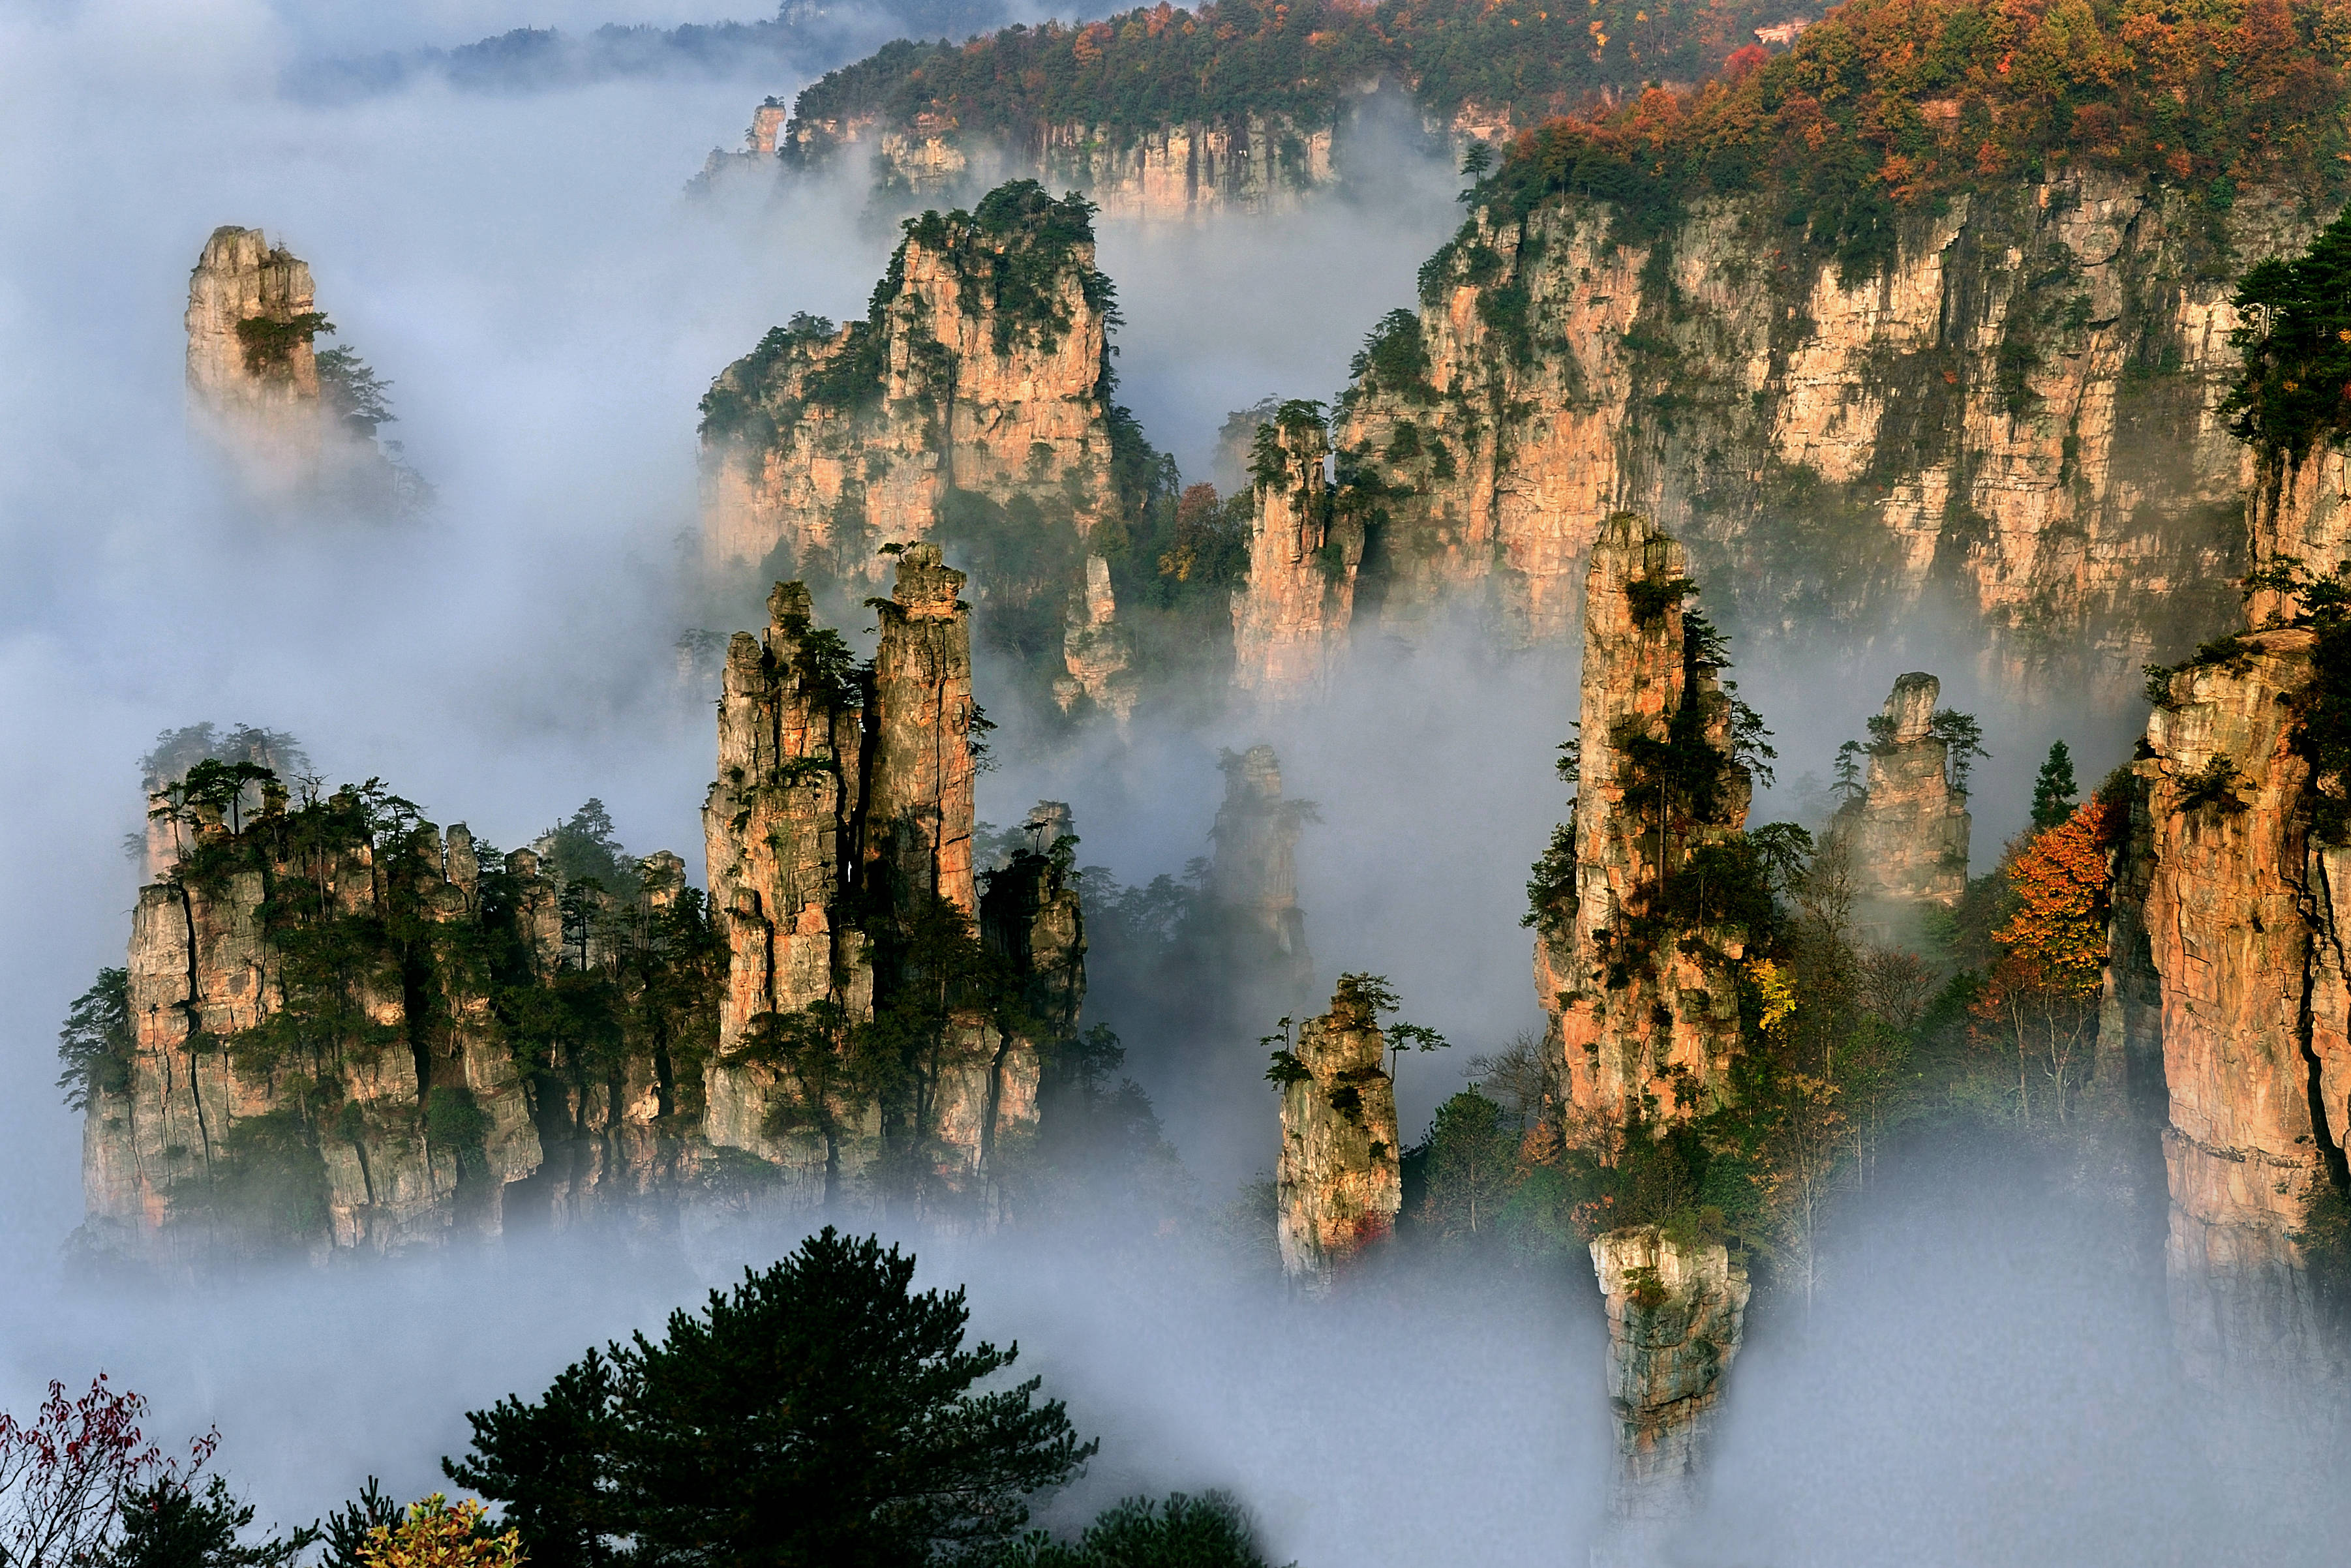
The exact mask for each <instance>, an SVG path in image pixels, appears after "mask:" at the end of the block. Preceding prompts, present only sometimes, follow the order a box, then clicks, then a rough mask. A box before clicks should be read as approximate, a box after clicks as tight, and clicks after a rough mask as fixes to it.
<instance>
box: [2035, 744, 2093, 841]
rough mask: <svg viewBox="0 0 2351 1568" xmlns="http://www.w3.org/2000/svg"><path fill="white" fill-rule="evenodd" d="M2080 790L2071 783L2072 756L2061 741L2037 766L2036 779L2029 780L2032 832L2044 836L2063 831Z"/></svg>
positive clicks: (2072, 774) (2072, 777)
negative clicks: (2058, 830) (2038, 766)
mask: <svg viewBox="0 0 2351 1568" xmlns="http://www.w3.org/2000/svg"><path fill="white" fill-rule="evenodd" d="M2080 792H2081V786H2079V785H2078V784H2076V783H2074V754H2073V753H2072V752H2071V751H2069V750H2067V749H2066V747H2065V743H2064V741H2062V740H2060V741H2055V742H2053V743H2052V744H2051V746H2050V747H2049V760H2047V761H2046V762H2043V764H2042V765H2041V772H2040V775H2039V776H2038V777H2037V778H2035V779H2033V780H2032V831H2034V832H2036V833H2045V832H2047V831H2049V830H2050V829H2052V828H2057V827H2063V826H2064V823H2065V820H2066V819H2067V818H2069V817H2071V816H2072V815H2073V814H2074V797H2075V796H2076V795H2078V794H2079V793H2080Z"/></svg>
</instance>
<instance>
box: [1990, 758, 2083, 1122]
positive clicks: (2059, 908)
mask: <svg viewBox="0 0 2351 1568" xmlns="http://www.w3.org/2000/svg"><path fill="white" fill-rule="evenodd" d="M2116 815H2117V811H2116V808H2115V807H2114V806H2112V805H2109V804H2106V803H2104V802H2101V801H2097V800H2092V801H2089V802H2087V803H2086V804H2085V805H2083V806H2082V807H2081V808H2080V809H2079V810H2075V811H2074V814H2073V815H2072V816H2071V817H2068V818H2067V819H2066V820H2065V821H2063V822H2061V823H2059V824H2058V825H2057V826H2056V827H2053V828H2051V829H2048V830H2047V831H2043V832H2040V833H2035V834H2034V835H2033V836H2032V838H2031V839H2029V840H2027V841H2025V843H2024V845H2023V846H2022V848H2021V849H2019V850H2018V851H2017V852H2015V854H2013V855H2012V856H2011V858H2010V860H2009V863H2008V883H2009V887H2010V889H2011V891H2012V892H2013V893H2014V894H2015V895H2016V901H2017V908H2016V913H2015V914H2014V915H2011V916H2010V918H2009V921H2008V923H2007V924H2006V925H2002V926H2001V927H2000V928H1999V929H1998V930H1996V931H1994V932H1993V933H1992V934H1991V939H1992V941H1993V943H1994V944H1995V945H1996V946H1998V947H1999V948H2000V950H2001V956H2000V959H1999V961H1998V962H1997V963H1995V964H1994V965H1993V966H1992V970H1991V975H1990V976H1989V977H1987V979H1986V981H1985V984H1984V988H1983V990H1982V991H1981V992H1980V994H1979V995H1978V997H1977V998H1976V1002H1975V1014H1976V1017H1977V1018H1978V1019H1981V1020H1983V1021H1984V1022H1985V1023H1987V1024H1991V1025H1992V1026H1994V1027H1996V1028H1998V1029H2001V1030H2004V1031H2006V1032H2008V1033H2009V1034H2010V1035H2011V1036H2012V1037H2013V1040H2014V1041H2015V1045H2016V1100H2017V1114H2018V1115H2019V1116H2020V1117H2022V1119H2023V1120H2025V1121H2027V1122H2030V1121H2031V1120H2032V1104H2031V1096H2030V1092H2029V1090H2028V1064H2029V1062H2030V1060H2031V1058H2032V1055H2034V1054H2035V1053H2037V1054H2038V1055H2039V1056H2040V1058H2041V1062H2040V1065H2041V1066H2042V1067H2043V1070H2044V1071H2046V1072H2047V1074H2048V1076H2049V1080H2050V1084H2051V1087H2052V1090H2053V1096H2054V1101H2055V1107H2056V1113H2057V1119H2058V1120H2059V1121H2064V1119H2065V1111H2066V1088H2067V1081H2068V1079H2069V1078H2070V1077H2071V1076H2072V1073H2073V1069H2074V1062H2075V1061H2076V1060H2077V1059H2078V1057H2079V1055H2080V1052H2081V1047H2082V1042H2083V1041H2084V1040H2085V1039H2086V1038H2087V1036H2088V1033H2089V1030H2090V1025H2091V1023H2092V1021H2093V1020H2094V1019H2095V1018H2096V1017H2097V1006H2096V998H2097V995H2098V991H2099V988H2100V986H2101V984H2102V982H2103V977H2104V974H2105V962H2106V884H2107V881H2108V865H2107V850H2108V848H2109V846H2110V845H2111V844H2112V842H2113V835H2114V832H2115V831H2116V827H2117V826H2118V823H2117V821H2116Z"/></svg>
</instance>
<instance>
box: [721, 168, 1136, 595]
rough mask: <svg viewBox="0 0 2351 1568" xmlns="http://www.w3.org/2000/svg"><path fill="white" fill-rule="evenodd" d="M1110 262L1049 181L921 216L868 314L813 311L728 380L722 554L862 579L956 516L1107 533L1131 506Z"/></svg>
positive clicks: (736, 366)
mask: <svg viewBox="0 0 2351 1568" xmlns="http://www.w3.org/2000/svg"><path fill="white" fill-rule="evenodd" d="M1093 262H1094V242H1093V233H1092V227H1091V225H1090V224H1089V221H1088V218H1087V215H1086V212H1085V209H1084V206H1083V204H1082V203H1074V204H1073V203H1071V202H1057V201H1054V200H1052V199H1051V198H1049V197H1048V196H1046V194H1045V193H1044V192H1043V191H1041V190H1040V189H1039V188H1038V187H1037V186H1035V185H1033V184H1031V185H1027V186H1019V185H1015V186H1008V187H1006V188H1004V189H1003V190H999V191H997V192H995V193H991V194H990V195H989V196H988V197H987V200H985V201H983V202H982V203H980V204H979V207H978V209H977V213H976V214H974V213H964V212H959V211H958V212H953V213H949V214H946V215H945V216H944V217H943V216H941V215H939V214H936V213H930V214H925V215H924V216H923V217H922V218H919V219H916V220H913V221H910V222H909V223H908V224H907V225H906V231H905V238H904V242H903V243H902V244H901V245H900V246H899V247H898V249H897V251H896V253H895V254H894V255H893V256H892V258H891V261H890V268H889V272H888V274H887V276H886V277H884V278H883V281H882V283H881V285H880V286H879V287H877V288H876V289H875V291H874V296H873V303H872V308H871V310H870V311H869V313H868V315H867V317H866V319H864V320H862V321H854V322H852V323H850V324H849V325H847V326H846V327H843V328H841V329H839V330H838V331H836V330H834V329H833V328H832V326H831V323H830V322H824V321H818V320H814V319H810V318H807V317H796V318H795V319H794V320H793V323H792V324H791V325H790V326H789V327H778V328H777V329H774V330H773V331H771V332H769V333H768V335H767V337H766V338H765V339H764V340H762V341H761V342H760V344H759V346H758V349H757V350H754V351H753V352H752V353H750V354H749V355H747V356H746V357H745V358H743V359H741V360H738V361H736V362H735V363H733V364H731V365H729V366H727V367H726V370H725V371H721V372H720V374H719V376H718V378H717V380H716V382H713V384H712V386H711V390H710V392H709V393H708V395H707V396H705V398H704V400H703V405H702V406H703V416H704V417H703V423H702V480H703V519H704V529H705V543H706V546H707V549H708V550H709V552H710V554H711V555H712V556H713V557H714V558H715V559H717V560H720V561H722V562H735V563H741V564H751V563H758V562H761V561H764V560H768V559H770V558H771V557H773V558H775V559H778V560H780V561H782V562H785V563H788V564H789V567H790V569H791V570H795V571H797V572H798V573H799V575H801V576H803V577H805V578H807V579H808V580H810V581H811V582H818V583H820V584H821V583H826V582H835V581H838V582H841V583H843V584H848V585H853V584H856V583H872V582H878V581H879V580H880V579H881V577H882V575H883V566H884V565H885V564H886V563H884V562H883V560H882V559H880V558H879V557H878V556H877V555H876V553H875V551H876V549H877V548H878V547H880V546H882V545H883V544H885V543H902V544H903V543H905V542H908V541H911V540H914V539H921V538H927V537H929V536H930V535H931V534H932V533H933V531H934V530H935V529H936V528H938V527H939V525H940V523H941V521H942V519H943V518H944V517H947V516H948V515H949V514H950V513H951V512H952V513H955V514H956V516H958V517H961V518H962V519H963V520H964V521H965V522H966V523H967V525H968V526H971V527H977V528H988V527H990V526H991V525H995V526H1000V527H1004V528H1011V529H1014V530H1016V531H1019V532H1021V533H1024V534H1041V533H1044V532H1045V531H1047V530H1049V529H1052V528H1067V529H1071V530H1074V532H1075V533H1076V534H1077V535H1078V536H1080V537H1082V536H1084V535H1085V534H1087V533H1089V532H1091V531H1092V528H1093V527H1094V526H1095V525H1096V524H1097V523H1098V522H1100V521H1101V520H1102V518H1103V517H1107V516H1109V515H1111V514H1112V512H1113V509H1114V507H1116V505H1117V496H1116V487H1115V486H1114V484H1113V478H1112V473H1111V434H1110V425H1109V422H1108V420H1109V403H1108V398H1107V395H1106V394H1107V382H1106V378H1105V373H1104V366H1105V362H1106V361H1105V358H1104V356H1105V335H1106V331H1107V325H1108V323H1107V319H1106V317H1107V312H1108V308H1109V301H1110V295H1109V290H1108V286H1107V284H1106V283H1105V281H1104V280H1103V279H1102V275H1101V274H1100V273H1099V272H1097V271H1096V270H1095V269H1094V265H1093ZM778 575H781V574H780V573H779V574H778Z"/></svg>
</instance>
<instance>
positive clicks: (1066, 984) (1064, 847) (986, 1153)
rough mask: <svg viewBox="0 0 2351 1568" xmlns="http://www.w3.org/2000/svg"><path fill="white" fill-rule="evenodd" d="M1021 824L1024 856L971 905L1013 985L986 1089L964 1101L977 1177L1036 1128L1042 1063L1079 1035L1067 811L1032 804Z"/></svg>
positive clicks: (1081, 994)
mask: <svg viewBox="0 0 2351 1568" xmlns="http://www.w3.org/2000/svg"><path fill="white" fill-rule="evenodd" d="M1024 825H1025V826H1026V827H1027V828H1028V830H1029V847H1028V848H1026V849H1024V850H1021V851H1019V852H1018V853H1016V854H1014V855H1013V857H1012V859H1011V861H1010V862H1009V863H1008V864H1007V865H1005V866H1004V867H1002V868H1001V869H999V870H997V871H994V872H989V873H985V875H984V876H983V878H982V880H983V882H984V883H986V887H985V890H984V891H983V892H982V893H981V894H980V900H979V931H980V940H981V941H982V943H983V944H984V945H985V946H987V950H988V951H989V952H991V953H994V954H998V955H1000V956H1002V957H1003V958H1004V960H1005V961H1006V964H1007V966H1008V967H1009V968H1010V969H1011V971H1012V972H1013V973H1014V974H1015V975H1018V976H1019V977H1020V978H1019V987H1018V990H1017V994H1016V996H1015V997H1014V998H1013V1005H1012V1006H1011V1008H1009V1009H1007V1016H1006V1017H1004V1018H1003V1019H1000V1020H998V1030H997V1031H996V1033H995V1035H994V1038H993V1041H992V1043H993V1046H994V1049H993V1050H992V1051H989V1052H988V1054H987V1058H986V1060H985V1062H984V1064H983V1065H984V1071H985V1081H984V1082H981V1083H979V1084H977V1085H975V1089H976V1091H977V1092H976V1093H971V1094H967V1100H969V1101H971V1102H973V1108H974V1109H976V1110H977V1112H978V1120H977V1127H976V1129H975V1133H976V1140H977V1145H978V1160H979V1165H980V1168H981V1169H982V1170H983V1171H989V1170H992V1169H993V1168H995V1167H996V1166H998V1156H999V1155H1000V1153H1001V1152H1002V1150H1001V1145H1002V1144H1003V1143H1004V1142H1005V1140H1006V1139H1008V1138H1017V1137H1019V1136H1020V1135H1021V1134H1026V1133H1027V1132H1029V1131H1030V1130H1032V1129H1033V1128H1034V1127H1035V1126H1036V1125H1037V1121H1038V1104H1037V1091H1038V1086H1039V1084H1040V1082H1041V1081H1042V1078H1043V1070H1044V1062H1045V1058H1046V1056H1047V1055H1048V1053H1050V1051H1052V1050H1053V1048H1054V1047H1056V1046H1059V1045H1061V1043H1062V1042H1064V1041H1066V1040H1070V1039H1071V1038H1072V1037H1074V1036H1075V1035H1076V1034H1077V1032H1078V1014H1079V1012H1080V1010H1081V1009H1083V1007H1084V1006H1085V1000H1086V957H1085V956H1086V926H1085V915H1084V912H1083V911H1082V910H1081V908H1080V906H1079V903H1078V888H1077V879H1076V877H1075V875H1074V874H1073V873H1074V870H1075V865H1074V862H1073V861H1072V859H1071V856H1072V854H1073V853H1074V852H1075V850H1076V847H1077V844H1076V839H1075V837H1074V836H1073V835H1072V833H1071V827H1070V808H1069V806H1068V805H1067V804H1066V803H1064V802H1062V801H1060V800H1040V801H1039V802H1038V803H1037V805H1036V806H1035V807H1034V808H1033V809H1031V810H1030V811H1029V819H1028V821H1027V822H1026V823H1025V824H1024Z"/></svg>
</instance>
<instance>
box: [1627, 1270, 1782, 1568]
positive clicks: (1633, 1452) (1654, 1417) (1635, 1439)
mask: <svg viewBox="0 0 2351 1568" xmlns="http://www.w3.org/2000/svg"><path fill="white" fill-rule="evenodd" d="M1592 1267H1593V1272H1594V1273H1596V1274H1597V1275H1598V1276H1599V1277H1600V1293H1601V1295H1602V1297H1603V1298H1604V1300H1605V1301H1606V1302H1607V1310H1608V1402H1609V1407H1610V1409H1611V1410H1612V1411H1613V1412H1614V1415H1615V1418H1616V1472H1615V1477H1614V1485H1613V1486H1612V1488H1611V1489H1610V1492H1609V1511H1610V1514H1611V1515H1612V1517H1613V1518H1614V1520H1616V1521H1619V1522H1620V1525H1632V1526H1634V1527H1635V1529H1637V1526H1638V1525H1639V1524H1641V1523H1644V1522H1657V1521H1667V1520H1671V1519H1674V1518H1677V1517H1680V1516H1682V1515H1684V1514H1686V1513H1688V1512H1690V1511H1693V1510H1694V1509H1695V1507H1696V1505H1697V1503H1698V1489H1699V1485H1700V1481H1701V1479H1702V1475H1703V1471H1704V1467H1705V1461H1706V1445H1707V1439H1708V1435H1709V1432H1710V1429H1711V1427H1712V1426H1713V1417H1714V1412H1715V1407H1716V1406H1717V1405H1718V1404H1719V1402H1720V1401H1721V1398H1722V1386H1723V1379H1724V1378H1725V1377H1726V1376H1727V1375H1729V1371H1730V1364H1731V1362H1732V1361H1733V1359H1735V1358H1736V1357H1737V1356H1738V1354H1739V1344H1740V1336H1741V1333H1742V1331H1743V1329H1744V1327H1745V1322H1746V1314H1747V1300H1748V1296H1749V1293H1750V1291H1749V1285H1748V1281H1747V1270H1744V1269H1742V1268H1740V1266H1739V1265H1737V1264H1736V1263H1733V1262H1732V1261H1731V1260H1730V1255H1729V1252H1728V1251H1727V1250H1725V1249H1724V1248H1723V1247H1722V1245H1721V1244H1720V1243H1719V1242H1707V1243H1698V1242H1679V1241H1675V1240H1673V1239H1669V1238H1668V1237H1667V1236H1666V1235H1664V1234H1663V1233H1662V1232H1660V1231H1659V1230H1658V1228H1656V1226H1654V1225H1641V1226H1633V1227H1630V1228H1625V1229H1623V1230H1612V1231H1610V1232H1608V1233H1607V1234H1606V1235H1604V1236H1598V1237H1594V1238H1593V1242H1592ZM1617 1544H1619V1545H1620V1546H1622V1545H1625V1544H1628V1542H1623V1541H1621V1540H1620V1541H1619V1542H1618V1543H1617ZM1616 1560H1617V1557H1616V1555H1613V1554H1611V1553H1610V1552H1607V1551H1606V1550H1602V1551H1595V1552H1594V1553H1593V1561H1594V1562H1595V1563H1608V1562H1614V1561H1616ZM1626 1560H1628V1561H1634V1560H1638V1559H1637V1557H1635V1556H1633V1555H1629V1554H1627V1555H1626Z"/></svg>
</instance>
